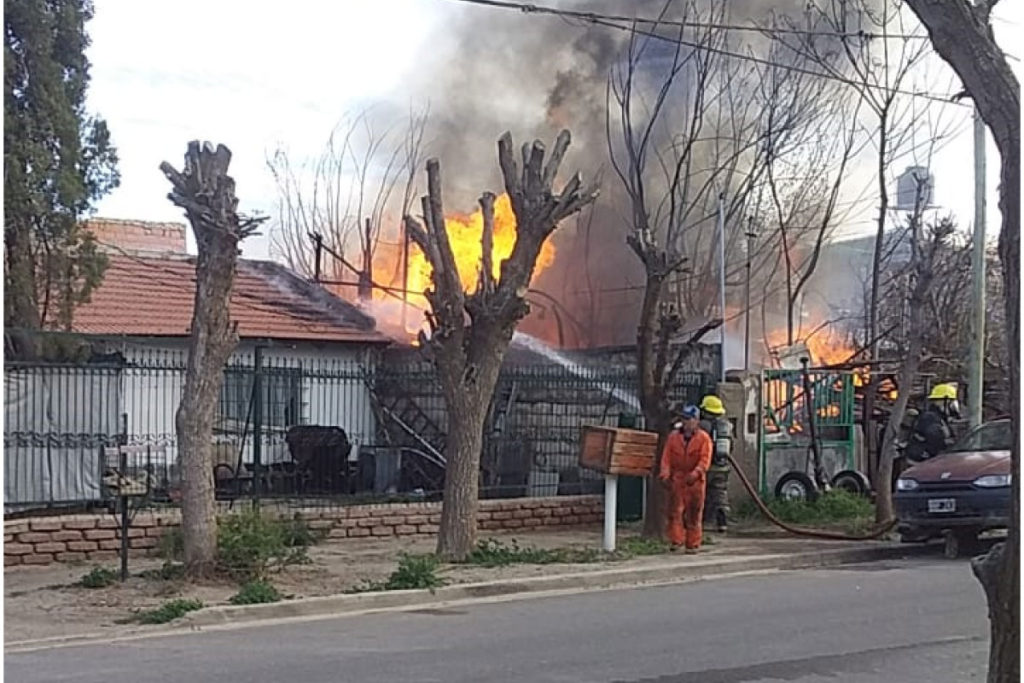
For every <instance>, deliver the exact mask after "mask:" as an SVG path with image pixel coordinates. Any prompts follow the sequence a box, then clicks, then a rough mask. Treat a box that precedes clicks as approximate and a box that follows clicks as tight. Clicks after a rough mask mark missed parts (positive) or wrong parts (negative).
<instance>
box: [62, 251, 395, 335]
mask: <svg viewBox="0 0 1024 683" xmlns="http://www.w3.org/2000/svg"><path fill="white" fill-rule="evenodd" d="M108 258H109V267H108V268H107V271H106V274H105V275H104V278H103V282H102V283H101V284H100V286H99V287H98V288H97V289H96V290H94V291H93V293H92V297H91V300H90V301H89V303H86V304H82V305H81V306H79V307H78V308H76V309H75V320H74V325H73V329H74V331H76V332H79V333H82V334H98V335H130V336H131V335H140V336H141V335H145V336H157V337H183V336H187V335H188V334H189V328H190V326H191V323H192V307H193V304H194V299H195V259H194V258H180V257H178V258H174V257H169V258H155V257H146V256H133V255H128V254H109V255H108ZM231 320H232V321H233V322H237V323H238V333H239V335H240V336H241V337H242V338H272V339H289V340H296V341H299V340H305V341H333V342H360V343H387V342H388V341H389V340H388V338H387V337H385V336H384V335H382V334H381V333H379V332H377V331H376V329H375V327H374V321H373V318H371V317H369V316H367V315H365V314H364V313H362V312H361V311H360V310H359V309H357V308H356V307H355V306H353V305H351V304H349V303H347V302H345V301H343V300H342V299H340V298H338V297H337V296H335V295H333V294H331V293H329V292H327V291H326V290H324V289H323V288H322V287H320V286H318V285H315V284H312V283H309V282H307V281H305V280H303V279H301V278H300V277H298V276H297V275H295V274H294V273H292V272H291V271H289V270H288V269H287V268H284V267H283V266H281V265H279V264H276V263H269V262H265V261H250V260H245V259H239V261H238V271H237V274H236V277H235V284H234V290H233V292H232V296H231Z"/></svg>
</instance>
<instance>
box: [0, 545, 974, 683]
mask: <svg viewBox="0 0 1024 683" xmlns="http://www.w3.org/2000/svg"><path fill="white" fill-rule="evenodd" d="M987 629H988V622H987V617H986V610H985V601H984V596H983V594H982V591H981V588H980V587H979V585H978V584H977V582H976V581H975V580H974V578H973V577H972V576H971V572H970V567H969V565H968V563H967V561H966V560H962V561H948V560H942V559H938V558H928V559H918V560H906V561H893V562H886V563H876V564H870V565H860V566H848V567H843V568H837V569H828V570H813V571H800V572H786V573H778V574H768V575H758V576H747V577H734V578H723V579H718V580H713V581H705V582H698V583H691V584H683V585H676V586H667V587H652V588H643V589H631V590H619V591H608V592H597V593H581V594H577V595H571V596H562V597H548V598H539V599H531V600H523V601H517V602H505V603H491V604H480V605H475V606H471V607H459V608H452V609H439V610H421V611H418V612H411V613H410V612H406V613H390V614H377V615H369V616H367V615H364V616H352V617H344V618H337V619H329V620H321V621H308V622H301V623H295V622H292V623H281V624H277V625H273V626H260V627H250V628H244V629H239V630H233V631H209V632H204V633H195V634H190V635H182V636H171V637H160V638H147V639H140V640H132V641H124V642H116V643H111V644H105V645H89V646H80V647H67V648H59V649H53V650H48V651H36V652H27V653H20V654H19V653H14V654H9V655H7V656H6V657H5V663H4V670H5V673H6V675H7V680H8V681H11V682H12V683H37V682H38V683H43V682H45V683H58V682H59V681H75V683H155V682H157V681H173V682H174V683H179V682H180V681H197V682H199V681H214V682H219V681H223V682H225V683H228V682H236V681H238V682H242V681H244V682H246V683H281V682H289V683H291V682H294V683H339V682H347V681H360V682H363V681H366V682H369V681H416V682H417V683H428V682H432V681H439V682H440V681H444V682H446V683H447V682H451V683H454V682H457V681H466V682H469V681H488V682H490V683H504V682H506V681H508V682H512V681H514V682H515V683H529V682H533V681H539V682H548V681H550V682H552V683H555V682H558V683H573V682H580V683H598V682H605V681H607V682H613V681H614V682H621V683H627V682H628V683H741V682H744V683H746V682H751V683H753V682H764V683H768V682H769V681H771V682H776V681H787V682H791V683H792V682H797V683H824V682H826V681H828V682H835V681H844V683H867V682H869V681H871V682H874V681H877V682H883V681H884V682H885V683H891V681H901V682H902V683H914V682H916V681H920V682H922V683H923V682H925V681H927V682H929V683H939V682H942V681H950V682H956V683H961V682H963V681H970V680H978V681H982V680H984V671H985V665H986V658H987Z"/></svg>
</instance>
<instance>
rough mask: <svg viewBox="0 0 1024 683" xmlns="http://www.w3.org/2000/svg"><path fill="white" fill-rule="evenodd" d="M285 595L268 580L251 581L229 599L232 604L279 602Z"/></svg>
mask: <svg viewBox="0 0 1024 683" xmlns="http://www.w3.org/2000/svg"><path fill="white" fill-rule="evenodd" d="M282 597H283V596H282V595H281V593H280V591H278V590H277V588H275V587H274V585H273V584H271V583H269V582H267V581H250V582H248V583H246V584H244V585H243V586H242V587H241V589H239V591H238V592H237V593H235V594H234V595H233V596H231V598H230V599H229V600H228V602H230V603H231V604H232V605H262V604H266V603H269V602H279V601H280V600H281V598H282Z"/></svg>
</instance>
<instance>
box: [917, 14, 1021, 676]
mask: <svg viewBox="0 0 1024 683" xmlns="http://www.w3.org/2000/svg"><path fill="white" fill-rule="evenodd" d="M907 4H909V5H910V7H911V9H912V10H913V11H914V13H915V14H917V16H918V18H919V19H920V20H921V23H923V24H924V25H925V27H926V28H927V29H928V35H929V37H930V38H931V42H932V45H933V47H934V48H935V51H936V52H938V53H939V56H941V57H942V58H943V59H944V60H945V61H946V62H948V63H949V65H950V66H952V67H953V70H954V71H956V73H957V75H958V76H960V80H961V81H963V84H964V87H965V88H966V89H967V92H968V94H970V96H971V98H972V99H973V100H974V104H975V106H977V108H978V112H979V113H980V114H981V117H982V119H983V120H984V121H985V124H986V125H987V126H988V128H989V130H990V131H991V132H992V136H993V137H994V138H995V141H996V146H997V147H998V148H999V156H1000V173H999V180H1000V182H999V210H1000V212H1001V213H1002V216H1003V223H1002V228H1001V230H1000V234H999V258H1000V260H1001V261H1002V266H1003V269H1002V270H1003V284H1004V296H1005V297H1006V298H1005V306H1006V334H1007V337H1008V339H1007V344H1006V348H1007V349H1008V351H1009V368H1010V405H1009V407H1008V410H1009V413H1010V421H1011V425H1012V433H1013V449H1012V450H1011V472H1012V475H1013V481H1012V495H1011V496H1010V500H1011V501H1012V505H1013V507H1012V515H1011V521H1010V529H1009V534H1008V537H1007V540H1006V543H1005V545H1004V544H999V545H997V546H996V547H995V548H994V549H993V550H992V551H990V552H989V553H988V555H986V556H984V557H982V558H978V559H976V560H975V561H974V563H973V569H974V573H975V575H976V576H977V577H978V580H979V581H980V582H981V585H982V586H984V588H985V595H986V597H987V598H988V611H989V619H990V621H991V645H990V650H989V669H988V680H989V681H990V683H997V682H998V683H1002V682H1004V681H1006V682H1009V681H1017V680H1020V364H1019V363H1020V359H1019V356H1018V355H1017V354H1018V352H1019V349H1020V308H1019V306H1020V182H1021V177H1020V83H1019V82H1018V81H1017V78H1016V76H1015V75H1014V73H1013V71H1012V69H1010V65H1009V63H1008V62H1007V61H1006V55H1005V54H1004V53H1003V52H1002V50H1000V49H999V46H998V45H997V44H996V42H995V39H994V36H993V33H992V25H991V23H990V19H989V16H990V12H991V10H992V6H993V5H994V4H995V0H977V2H967V1H966V0H908V2H907Z"/></svg>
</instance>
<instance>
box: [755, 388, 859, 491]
mask: <svg viewBox="0 0 1024 683" xmlns="http://www.w3.org/2000/svg"><path fill="white" fill-rule="evenodd" d="M807 380H808V384H809V385H810V388H811V391H810V394H811V395H810V409H811V413H812V414H813V419H814V426H815V432H816V434H817V441H818V447H819V450H820V453H821V457H822V465H823V467H824V469H825V472H826V473H827V474H828V476H829V478H831V477H833V476H835V475H836V474H837V473H839V472H841V471H843V470H852V469H855V467H856V451H855V436H854V432H855V429H854V426H855V423H854V379H853V373H852V372H838V371H834V370H815V369H811V370H809V371H808V377H807ZM807 399H808V397H807V395H806V392H805V390H804V374H803V371H802V370H765V371H764V372H762V375H761V405H762V406H763V420H762V426H761V438H760V440H759V448H758V467H759V472H760V482H761V487H760V488H761V495H762V496H766V495H771V494H772V493H773V492H774V490H775V484H776V482H778V480H779V479H780V478H781V477H782V476H783V475H784V474H786V473H787V472H792V471H798V472H805V473H810V472H811V471H812V469H813V463H812V453H811V436H810V425H809V424H808V417H809V415H808V401H807Z"/></svg>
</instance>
